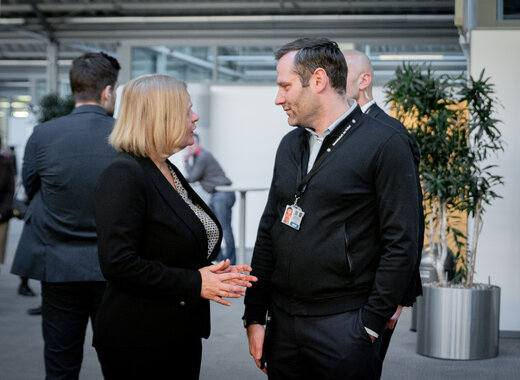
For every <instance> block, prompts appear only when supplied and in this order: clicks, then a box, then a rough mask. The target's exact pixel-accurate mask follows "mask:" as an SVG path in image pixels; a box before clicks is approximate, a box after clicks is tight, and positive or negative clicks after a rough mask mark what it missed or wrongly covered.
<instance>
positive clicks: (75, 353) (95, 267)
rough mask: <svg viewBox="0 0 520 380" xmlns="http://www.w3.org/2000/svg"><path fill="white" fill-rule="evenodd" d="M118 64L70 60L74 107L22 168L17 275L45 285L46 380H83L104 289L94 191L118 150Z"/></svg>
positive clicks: (90, 57)
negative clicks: (114, 141)
mask: <svg viewBox="0 0 520 380" xmlns="http://www.w3.org/2000/svg"><path fill="white" fill-rule="evenodd" d="M119 69H120V66H119V63H118V62H117V60H116V59H115V58H112V57H110V56H108V55H106V54H104V53H90V52H89V53H85V54H84V55H82V56H81V57H78V58H76V59H75V60H74V61H73V62H72V68H71V70H70V85H71V89H72V93H73V95H74V99H75V101H76V107H75V108H74V110H73V111H72V113H70V114H69V115H67V116H63V117H60V118H57V119H53V120H50V121H48V122H45V123H43V124H40V125H38V126H36V127H35V128H34V131H33V133H32V135H31V136H30V137H29V140H28V141H27V145H26V147H25V154H24V159H23V166H22V179H23V184H24V187H25V192H26V194H27V196H28V198H29V200H30V203H29V207H28V209H27V213H26V216H25V225H24V229H23V232H22V236H21V238H20V242H19V244H18V248H17V250H16V256H15V259H14V261H13V266H12V269H11V271H12V273H14V274H17V275H20V276H24V277H28V278H33V279H36V280H40V281H42V332H43V339H44V342H45V346H44V358H45V372H46V379H77V378H78V376H79V371H80V369H81V362H82V359H83V344H84V339H85V330H86V328H87V324H88V321H89V319H90V320H91V322H95V316H96V313H97V310H98V308H99V305H100V303H101V299H102V298H103V293H104V289H105V279H104V278H103V275H102V274H101V270H100V268H99V261H98V254H97V235H96V222H95V219H94V195H93V190H94V186H95V184H96V182H97V180H98V178H99V176H100V174H101V172H102V171H103V170H104V169H105V168H106V167H107V166H108V164H110V162H112V160H113V159H114V158H115V156H116V151H115V150H114V148H112V147H111V146H110V145H109V144H108V136H109V135H110V133H111V132H112V128H113V126H114V119H113V118H112V115H113V112H114V104H115V96H116V92H115V89H116V85H117V76H118V72H119Z"/></svg>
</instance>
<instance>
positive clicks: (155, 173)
mask: <svg viewBox="0 0 520 380" xmlns="http://www.w3.org/2000/svg"><path fill="white" fill-rule="evenodd" d="M140 160H141V162H142V165H143V166H144V167H145V168H146V170H147V172H148V173H150V176H151V177H152V180H153V183H154V185H155V187H156V188H157V190H158V191H159V193H160V194H161V196H162V197H163V199H164V201H165V202H166V203H167V204H168V206H169V207H170V208H171V210H172V211H173V212H174V213H175V214H176V215H177V216H178V217H179V219H180V220H181V221H182V222H183V223H184V224H185V225H186V226H187V227H188V228H189V230H190V231H191V232H192V233H193V235H194V236H195V238H196V240H197V242H198V243H199V245H200V247H201V250H202V252H203V254H204V256H205V257H207V252H208V239H207V234H206V230H205V229H204V226H203V224H202V222H201V221H200V220H199V218H198V217H197V216H196V215H195V213H194V212H193V211H192V210H191V208H190V207H189V206H188V205H187V204H186V202H184V200H183V199H182V197H181V196H180V194H179V193H178V192H177V191H175V190H174V189H173V188H172V186H171V185H170V184H169V183H168V181H167V180H166V178H164V176H163V174H162V173H161V171H160V170H159V169H158V168H157V166H156V165H155V164H154V163H153V161H152V160H150V159H149V158H143V159H140ZM167 163H168V165H169V166H170V167H171V168H172V169H173V170H174V172H175V174H176V175H177V177H178V178H179V180H180V181H181V183H182V186H184V188H185V189H186V191H187V192H188V195H189V197H190V198H191V200H192V202H193V203H195V204H198V205H200V206H201V207H202V208H203V210H204V211H205V212H206V213H207V214H208V215H209V216H210V217H211V218H212V219H213V220H214V221H215V223H216V224H217V227H218V229H219V232H220V233H219V241H218V242H217V245H216V246H215V248H214V249H213V252H211V255H210V257H209V259H210V260H213V259H214V258H215V257H216V256H217V254H218V249H217V248H218V247H220V241H221V239H222V227H221V226H220V224H219V222H218V220H217V217H216V216H215V215H214V214H213V212H212V211H211V210H210V209H209V207H208V206H207V205H206V204H205V203H204V201H203V200H202V199H201V198H200V197H199V196H198V195H197V193H196V192H195V190H193V189H192V188H191V186H190V185H189V184H188V182H187V181H186V180H185V178H184V177H183V176H182V174H181V173H180V172H179V170H178V169H177V168H176V167H175V165H173V164H172V163H171V162H170V161H167Z"/></svg>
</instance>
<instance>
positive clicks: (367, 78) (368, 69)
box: [343, 50, 424, 377]
mask: <svg viewBox="0 0 520 380" xmlns="http://www.w3.org/2000/svg"><path fill="white" fill-rule="evenodd" d="M343 55H344V56H345V59H346V61H347V67H348V76H347V97H348V98H350V99H354V100H355V101H356V102H357V104H358V105H359V106H360V107H361V110H362V111H363V112H364V113H366V114H367V115H369V116H371V117H373V118H375V119H376V120H380V121H381V122H383V123H386V124H388V125H390V126H392V127H393V128H397V129H400V130H402V131H403V132H405V133H407V136H408V139H409V140H410V146H411V147H412V149H413V150H412V151H413V156H414V164H415V172H416V183H417V193H418V195H419V198H418V210H419V244H418V247H417V262H416V268H415V271H414V274H413V276H412V278H411V279H410V282H409V285H408V288H407V290H406V293H405V294H404V296H403V298H402V300H401V302H400V303H399V306H398V307H397V309H396V311H395V313H394V315H393V316H392V318H390V321H388V323H387V324H386V327H387V328H386V330H385V332H384V333H383V336H382V340H381V350H380V352H379V355H378V357H377V365H378V373H379V377H381V373H382V367H383V360H384V359H385V356H386V352H387V350H388V346H389V345H390V339H391V338H392V334H393V332H394V329H395V325H396V323H397V320H398V319H399V316H400V315H401V311H402V308H403V306H412V305H413V303H414V302H415V299H416V298H417V297H418V296H420V295H421V294H422V285H421V277H420V274H419V264H420V262H421V257H422V250H423V243H424V210H423V206H422V188H421V180H420V178H419V160H420V153H419V147H418V146H417V143H416V142H415V139H414V138H413V137H412V136H411V135H410V134H409V133H408V131H407V129H406V127H405V126H404V125H403V124H402V123H401V122H400V121H399V120H397V119H394V118H393V117H391V116H390V115H388V114H386V113H385V112H384V111H383V110H382V109H381V108H380V107H379V106H378V105H377V104H376V101H375V100H374V98H373V96H372V83H373V78H374V69H373V67H372V64H371V63H370V59H369V58H368V57H367V56H366V55H365V54H364V53H362V52H360V51H357V50H344V51H343Z"/></svg>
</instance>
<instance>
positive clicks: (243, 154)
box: [194, 85, 292, 247]
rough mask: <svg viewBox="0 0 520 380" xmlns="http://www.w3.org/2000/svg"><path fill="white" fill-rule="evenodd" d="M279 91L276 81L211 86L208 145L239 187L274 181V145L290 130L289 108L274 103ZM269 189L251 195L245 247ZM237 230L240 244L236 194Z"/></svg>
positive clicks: (251, 240) (252, 238)
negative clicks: (265, 83) (261, 84)
mask: <svg viewBox="0 0 520 380" xmlns="http://www.w3.org/2000/svg"><path fill="white" fill-rule="evenodd" d="M276 91H277V88H276V86H275V85H273V86H240V85H239V86H236V85H235V86H224V85H222V86H212V87H211V106H210V109H211V110H210V120H211V122H210V126H209V132H210V141H209V146H207V144H206V147H207V148H208V149H209V150H210V151H211V152H212V153H213V155H214V156H215V157H216V159H217V160H218V161H219V163H220V164H221V166H222V167H223V168H224V171H225V172H226V174H227V175H228V177H229V178H230V179H231V180H232V181H233V185H235V186H240V187H242V186H250V187H265V188H269V186H270V183H271V177H272V172H273V165H274V157H275V153H276V149H277V147H278V144H279V142H280V139H281V138H282V137H283V136H284V135H285V134H286V133H288V132H289V131H290V130H292V127H290V126H289V125H288V124H287V117H286V115H285V112H283V110H282V108H281V107H279V106H276V105H275V104H274V99H275V96H276ZM194 106H196V104H194ZM202 145H204V144H202ZM267 193H268V192H267V191H262V192H249V193H248V194H247V198H246V210H247V214H246V247H253V245H254V242H255V239H256V231H257V229H258V222H259V220H260V217H261V215H262V212H263V209H264V207H265V203H266V201H267ZM233 231H234V233H235V239H236V240H237V245H238V199H237V203H236V204H235V207H234V208H233Z"/></svg>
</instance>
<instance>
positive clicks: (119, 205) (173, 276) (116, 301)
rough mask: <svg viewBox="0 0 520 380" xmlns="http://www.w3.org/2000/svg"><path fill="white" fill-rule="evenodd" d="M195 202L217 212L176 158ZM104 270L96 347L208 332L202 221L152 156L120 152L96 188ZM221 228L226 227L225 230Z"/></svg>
mask: <svg viewBox="0 0 520 380" xmlns="http://www.w3.org/2000/svg"><path fill="white" fill-rule="evenodd" d="M172 167H173V169H174V170H175V172H176V173H177V176H178V177H179V179H180V180H181V182H182V184H183V186H184V188H185V189H186V190H187V191H188V194H189V196H190V198H191V199H192V201H193V202H194V203H196V204H198V205H200V206H201V207H202V208H203V209H204V210H205V211H206V213H207V214H208V215H210V216H211V218H212V219H213V220H214V221H215V223H217V226H218V227H219V230H220V232H221V228H220V225H219V224H218V221H217V218H216V217H215V215H214V214H213V213H212V212H211V210H210V209H209V207H208V206H207V205H206V204H204V202H203V201H202V199H200V197H199V196H198V195H197V194H196V193H195V192H194V191H193V189H192V188H191V187H190V186H189V185H188V183H187V182H186V180H185V179H184V177H183V176H182V175H181V174H180V172H179V171H178V170H177V168H175V167H174V166H173V165H172ZM95 209H96V222H97V228H98V244H99V258H100V264H101V270H102V271H103V274H104V276H105V278H106V279H107V281H108V283H107V288H106V291H105V297H104V299H103V303H102V305H101V308H100V310H99V312H98V314H97V323H96V327H95V329H94V345H95V346H96V347H126V348H129V347H158V346H168V345H172V344H179V342H182V340H181V341H179V338H181V339H182V337H199V338H200V337H208V336H209V332H210V319H209V302H208V300H205V299H202V298H201V297H200V291H201V276H200V273H199V271H198V269H199V268H201V267H204V266H207V265H210V264H211V260H213V259H214V258H215V257H216V255H217V253H218V251H219V247H220V239H219V241H218V243H217V245H216V246H215V247H214V249H213V250H212V252H211V255H210V256H209V257H208V239H207V236H206V231H205V229H204V226H203V225H202V223H201V222H200V220H199V219H198V218H197V216H196V215H195V214H194V213H193V211H192V210H191V209H190V208H189V206H188V205H187V204H186V203H185V202H184V201H183V200H182V198H181V197H180V195H179V194H178V193H177V192H176V191H175V190H174V189H173V188H172V186H171V185H170V184H169V183H168V181H167V180H166V178H164V176H163V175H162V173H161V172H160V171H159V169H158V168H157V167H156V166H155V164H154V163H153V162H152V161H151V160H150V159H148V158H137V157H135V156H133V155H131V154H128V153H121V154H119V155H118V157H117V158H116V159H115V160H114V162H113V163H112V164H111V165H110V166H109V167H108V168H107V169H106V170H105V171H104V172H103V174H102V175H101V177H100V179H99V183H98V186H97V188H96V193H95ZM220 235H222V233H220Z"/></svg>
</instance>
